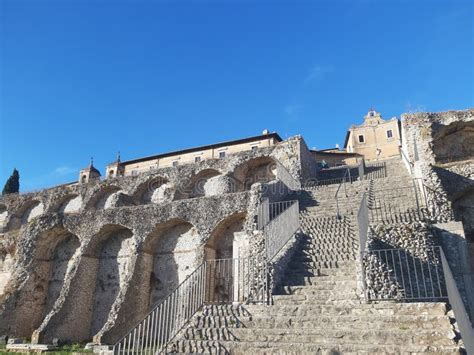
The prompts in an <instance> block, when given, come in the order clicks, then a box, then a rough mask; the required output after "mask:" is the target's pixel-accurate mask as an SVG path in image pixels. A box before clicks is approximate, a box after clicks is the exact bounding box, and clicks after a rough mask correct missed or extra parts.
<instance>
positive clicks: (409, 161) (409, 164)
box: [399, 147, 415, 176]
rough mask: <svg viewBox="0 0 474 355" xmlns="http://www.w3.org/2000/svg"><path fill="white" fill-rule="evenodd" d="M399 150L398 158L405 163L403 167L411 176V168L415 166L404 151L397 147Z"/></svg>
mask: <svg viewBox="0 0 474 355" xmlns="http://www.w3.org/2000/svg"><path fill="white" fill-rule="evenodd" d="M399 150H400V156H401V157H402V161H403V162H404V163H405V165H406V166H407V167H408V171H409V172H410V175H411V176H413V168H414V166H415V164H414V163H412V161H411V160H410V158H408V156H407V155H406V153H405V151H404V150H403V148H402V147H399Z"/></svg>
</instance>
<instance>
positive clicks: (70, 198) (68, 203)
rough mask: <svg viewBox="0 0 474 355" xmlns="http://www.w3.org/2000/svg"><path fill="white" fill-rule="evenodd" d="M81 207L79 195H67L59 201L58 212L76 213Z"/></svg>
mask: <svg viewBox="0 0 474 355" xmlns="http://www.w3.org/2000/svg"><path fill="white" fill-rule="evenodd" d="M81 207H82V196H81V195H67V196H65V197H64V198H63V199H62V201H61V202H60V203H59V208H58V212H61V213H64V214H69V213H78V212H79V211H80V210H81Z"/></svg>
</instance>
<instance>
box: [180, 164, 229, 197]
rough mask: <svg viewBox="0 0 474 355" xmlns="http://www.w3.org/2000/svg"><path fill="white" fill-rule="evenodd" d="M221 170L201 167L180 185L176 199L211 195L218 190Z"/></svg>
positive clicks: (215, 193)
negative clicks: (201, 168) (187, 180)
mask: <svg viewBox="0 0 474 355" xmlns="http://www.w3.org/2000/svg"><path fill="white" fill-rule="evenodd" d="M221 175H222V174H221V172H220V171H218V170H216V169H211V168H208V169H203V170H201V171H199V172H197V173H196V174H194V175H193V176H192V177H191V179H190V181H189V182H188V183H187V184H183V185H180V188H179V189H178V191H177V199H185V198H194V197H202V196H213V195H217V194H219V192H220V189H219V186H218V184H219V177H220V176H221Z"/></svg>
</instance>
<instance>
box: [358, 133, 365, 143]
mask: <svg viewBox="0 0 474 355" xmlns="http://www.w3.org/2000/svg"><path fill="white" fill-rule="evenodd" d="M359 143H365V139H364V135H362V134H361V135H359Z"/></svg>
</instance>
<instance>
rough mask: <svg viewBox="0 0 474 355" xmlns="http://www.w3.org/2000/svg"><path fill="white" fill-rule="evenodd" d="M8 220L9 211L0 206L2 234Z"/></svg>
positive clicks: (0, 229) (0, 228) (2, 205)
mask: <svg viewBox="0 0 474 355" xmlns="http://www.w3.org/2000/svg"><path fill="white" fill-rule="evenodd" d="M7 220H8V210H7V206H5V205H4V204H0V232H1V231H2V230H3V227H4V226H5V225H6V223H7Z"/></svg>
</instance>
